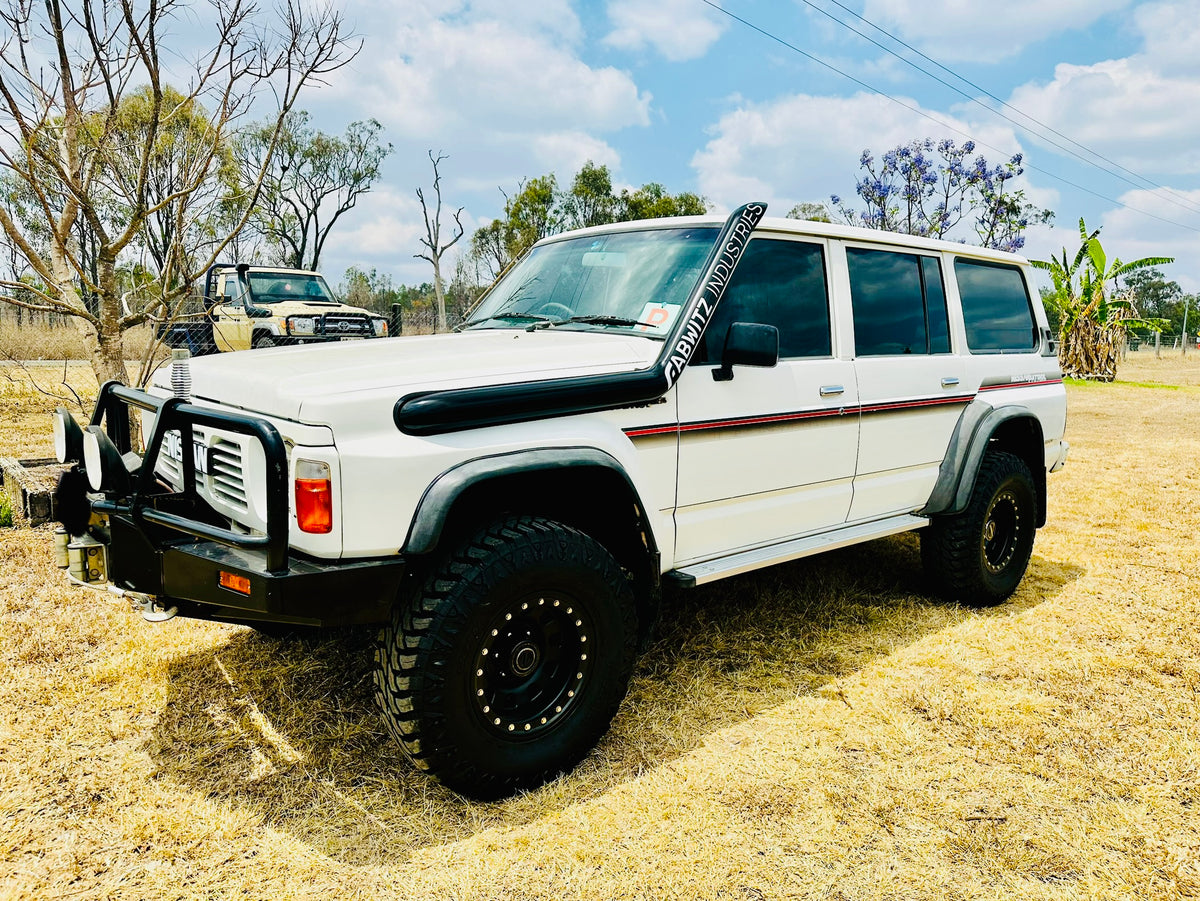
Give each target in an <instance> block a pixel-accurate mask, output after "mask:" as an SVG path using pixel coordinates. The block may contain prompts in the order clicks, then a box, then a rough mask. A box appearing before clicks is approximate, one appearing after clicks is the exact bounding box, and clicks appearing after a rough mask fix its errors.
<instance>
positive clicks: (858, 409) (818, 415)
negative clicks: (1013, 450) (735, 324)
mask: <svg viewBox="0 0 1200 901" xmlns="http://www.w3.org/2000/svg"><path fill="white" fill-rule="evenodd" d="M1061 384H1062V379H1045V380H1043V381H1038V382H1011V383H1008V384H1004V385H984V386H983V387H981V388H980V389H979V390H980V391H996V390H999V389H1001V388H1033V387H1036V386H1039V385H1061ZM975 397H976V395H974V394H958V395H955V396H953V397H926V398H922V399H920V400H902V401H888V402H885V403H879V404H868V405H865V406H852V407H830V408H827V409H824V410H806V411H803V412H798V413H771V414H764V415H762V416H746V417H740V418H737V419H713V420H707V421H705V422H685V423H681V424H680V425H674V424H672V425H658V426H647V427H645V428H640V429H626V430H625V434H626V435H627V436H628V437H630V438H646V437H649V436H652V435H670V434H672V433H675V432H705V431H709V430H713V429H737V428H743V427H746V426H755V425H775V424H777V423H783V422H800V421H803V420H806V419H825V418H829V417H834V416H850V415H854V414H865V413H892V412H899V411H902V410H915V409H920V408H922V407H942V406H953V405H957V404H968V403H970V402H971V401H972V400H974V399H975Z"/></svg>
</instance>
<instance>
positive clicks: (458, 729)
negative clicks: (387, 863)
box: [375, 517, 637, 799]
mask: <svg viewBox="0 0 1200 901" xmlns="http://www.w3.org/2000/svg"><path fill="white" fill-rule="evenodd" d="M636 642H637V621H636V614H635V611H634V600H633V594H632V592H631V590H630V588H629V585H628V583H627V581H626V579H625V576H624V574H623V573H622V572H621V569H620V567H618V566H617V563H616V561H615V560H613V558H612V556H611V555H610V554H609V553H608V552H607V551H606V550H605V549H604V548H603V547H602V546H601V545H600V544H598V543H597V542H596V541H594V540H593V539H591V538H590V537H588V536H587V535H585V534H583V533H582V532H579V531H576V530H575V529H572V528H570V527H569V526H565V525H563V524H561V523H557V522H554V521H551V520H547V519H542V518H539V517H518V518H513V519H508V520H504V521H502V522H499V523H497V524H495V525H493V526H491V527H489V528H487V529H484V530H482V531H480V532H479V533H477V534H476V535H475V536H473V537H472V538H471V539H470V540H468V541H466V542H465V543H464V544H463V545H461V546H460V547H459V548H458V549H457V550H456V551H455V552H454V553H453V554H452V555H451V556H450V557H449V559H447V560H446V561H445V562H444V563H443V565H442V566H441V568H440V569H439V570H438V571H436V572H435V573H433V575H432V576H431V577H430V578H428V579H427V580H426V582H425V584H424V585H423V587H422V588H421V589H420V590H419V591H418V592H417V593H416V594H415V596H414V597H413V598H412V599H411V600H409V601H408V602H407V603H403V602H402V603H401V604H399V605H398V606H397V609H396V610H395V612H394V614H393V617H392V621H391V623H390V624H389V625H388V626H387V627H385V628H384V630H383V632H382V634H381V636H380V643H379V648H378V652H377V658H376V664H377V665H376V672H375V695H376V698H377V699H378V701H379V704H380V707H381V708H382V710H383V715H384V720H385V722H386V723H387V726H388V729H389V731H391V733H392V734H393V735H394V736H395V737H396V738H397V739H398V740H399V741H400V742H401V744H403V746H404V748H405V749H406V750H407V752H408V754H409V756H410V757H412V759H413V760H414V761H415V762H416V764H417V765H418V766H419V767H421V768H422V769H426V770H429V771H430V772H431V773H433V774H434V775H435V776H437V777H438V778H439V779H440V780H441V781H442V782H443V783H445V784H446V785H448V786H449V787H450V788H452V789H454V790H455V791H458V792H460V793H462V794H464V795H469V796H471V797H476V798H481V799H491V798H499V797H504V796H506V795H509V794H512V793H513V792H515V791H518V790H520V789H525V788H533V787H535V786H537V785H540V784H542V783H543V782H545V781H547V780H548V779H552V778H554V777H555V776H557V775H558V774H559V773H562V772H565V771H567V770H569V769H571V768H572V767H573V766H575V764H577V763H578V762H579V761H580V760H581V759H582V758H583V757H584V756H585V755H586V754H587V753H588V751H590V750H591V749H592V747H594V746H595V744H596V742H597V741H598V740H599V739H600V736H601V735H603V734H604V732H605V731H606V730H607V729H608V725H609V723H610V722H611V721H612V718H613V715H614V714H615V713H616V711H617V707H618V706H619V705H620V703H621V699H622V698H623V697H624V696H625V690H626V687H627V685H628V682H629V675H630V672H631V671H632V668H633V660H634V651H635V647H636Z"/></svg>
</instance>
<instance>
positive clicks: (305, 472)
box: [295, 460, 333, 535]
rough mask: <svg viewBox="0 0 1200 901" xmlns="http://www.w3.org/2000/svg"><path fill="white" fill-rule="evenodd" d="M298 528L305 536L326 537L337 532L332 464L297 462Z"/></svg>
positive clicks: (310, 461) (307, 461)
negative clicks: (334, 523)
mask: <svg viewBox="0 0 1200 901" xmlns="http://www.w3.org/2000/svg"><path fill="white" fill-rule="evenodd" d="M295 487H296V524H297V525H298V526H300V531H301V532H309V533H310V534H314V535H325V534H328V533H329V532H332V531H333V483H332V482H331V481H330V478H329V464H328V463H318V462H315V461H313V460H297V461H296V478H295Z"/></svg>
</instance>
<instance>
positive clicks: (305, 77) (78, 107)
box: [0, 0, 357, 381]
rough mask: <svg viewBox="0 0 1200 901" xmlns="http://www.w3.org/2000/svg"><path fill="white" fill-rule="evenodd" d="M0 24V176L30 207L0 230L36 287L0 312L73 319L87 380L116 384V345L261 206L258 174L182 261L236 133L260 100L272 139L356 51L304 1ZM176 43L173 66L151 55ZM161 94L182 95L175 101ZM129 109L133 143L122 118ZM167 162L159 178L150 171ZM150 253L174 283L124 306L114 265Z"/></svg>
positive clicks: (48, 15) (87, 9)
mask: <svg viewBox="0 0 1200 901" xmlns="http://www.w3.org/2000/svg"><path fill="white" fill-rule="evenodd" d="M0 18H2V19H3V21H4V31H3V32H2V36H0V171H2V172H3V174H6V175H7V176H9V177H10V178H12V179H15V180H16V181H17V182H19V183H20V184H21V185H22V188H23V189H24V190H25V191H26V192H27V194H28V196H29V198H30V203H29V205H28V209H27V215H26V216H25V218H24V219H21V218H18V217H14V216H12V215H10V214H9V213H8V211H7V209H6V208H5V207H4V206H3V205H0V230H2V231H3V233H4V235H5V237H6V238H7V239H8V241H10V242H11V243H12V244H13V245H15V246H16V247H17V249H18V251H19V252H20V254H21V256H22V257H23V259H24V260H25V262H26V263H27V264H28V267H29V269H30V271H31V272H32V274H33V275H34V276H35V280H36V281H37V282H38V283H39V287H37V288H36V289H35V290H32V291H30V290H26V292H25V293H24V294H18V293H17V291H16V289H19V288H27V286H26V285H24V284H18V283H14V282H12V281H4V282H0V286H4V287H8V288H10V289H12V291H13V293H10V294H8V295H7V296H6V297H4V298H3V300H4V301H6V302H8V303H15V304H18V305H21V306H24V307H26V308H29V309H33V310H39V311H45V312H54V313H61V314H64V315H66V316H70V317H72V318H73V319H75V321H76V322H77V323H78V324H79V326H80V328H81V329H83V331H84V332H85V333H86V334H87V336H88V338H89V339H90V340H89V346H90V349H91V363H92V368H93V370H94V371H95V373H96V377H97V378H98V379H100V380H101V381H104V380H108V379H113V378H116V379H121V380H127V376H126V371H125V348H124V336H125V334H126V332H127V331H128V330H129V329H131V328H134V327H136V326H139V325H142V324H144V323H145V322H147V321H148V320H149V319H151V317H152V316H153V315H154V314H155V311H157V310H159V309H161V308H162V306H163V304H164V302H169V301H171V300H173V299H174V298H176V297H178V296H180V295H181V294H182V293H183V292H185V291H186V290H187V286H188V285H189V284H190V283H191V282H192V281H193V280H194V279H195V278H196V277H197V276H198V274H199V273H200V272H202V271H203V270H204V269H205V268H206V267H207V265H208V264H209V263H211V262H213V261H215V260H216V259H217V258H218V257H219V256H220V254H221V252H222V250H223V249H224V247H225V245H226V243H227V242H228V240H229V239H230V236H231V235H233V234H236V233H237V232H238V231H240V230H241V228H242V227H243V226H244V225H245V223H246V221H247V219H248V217H249V215H250V210H251V209H252V208H253V206H254V203H255V202H256V201H257V199H258V194H259V193H260V191H261V186H262V179H263V176H264V175H265V167H264V171H263V172H261V173H260V174H259V177H257V178H256V179H255V180H254V183H253V187H252V188H251V190H250V191H248V192H247V193H246V194H245V195H244V196H242V197H241V199H240V206H239V208H238V209H237V210H236V211H235V212H234V213H233V214H232V215H231V216H230V219H231V222H230V225H229V226H228V229H227V231H226V233H225V234H224V235H223V236H220V237H217V238H216V239H215V240H214V241H212V242H211V244H210V245H209V246H208V247H207V248H206V250H205V251H204V252H203V253H201V254H199V255H194V254H192V253H190V252H188V250H189V249H188V248H187V247H186V244H187V243H188V241H190V240H191V238H192V237H194V235H195V229H194V225H195V224H196V222H197V221H198V220H199V219H200V218H201V217H203V216H205V215H207V213H208V212H209V211H210V209H211V203H212V202H213V201H212V194H211V191H210V188H211V186H212V184H213V181H214V179H216V178H218V174H219V172H220V170H221V168H222V166H223V165H224V162H223V157H222V153H221V148H222V146H223V145H224V144H226V143H227V142H228V140H229V138H230V136H231V133H232V131H233V129H235V128H236V127H237V125H238V123H239V122H240V121H241V120H242V119H243V118H244V116H245V115H246V114H247V112H248V111H249V110H250V109H251V107H252V106H253V105H254V104H255V102H256V100H258V99H259V98H264V99H265V98H270V100H269V102H270V103H271V104H272V107H273V108H274V109H275V110H276V111H275V114H274V115H273V121H274V123H275V131H276V132H278V131H280V130H282V128H283V122H284V118H285V117H286V115H287V113H288V111H289V110H291V109H292V108H293V106H294V105H295V103H296V101H297V99H298V96H299V94H300V92H301V90H302V89H303V88H304V87H305V86H306V85H307V84H309V83H311V82H313V81H314V80H319V79H320V78H321V77H322V76H323V75H325V74H327V73H329V72H331V71H333V70H334V69H336V68H338V67H339V66H341V65H344V64H345V63H346V62H348V61H349V59H351V58H352V57H353V55H354V53H355V52H357V50H356V47H355V46H354V45H352V44H351V43H350V42H349V41H348V40H347V38H346V36H345V35H344V34H343V30H344V29H343V25H342V21H341V18H340V16H339V15H338V14H337V13H336V12H334V11H332V10H330V9H329V8H328V7H313V6H311V5H309V4H307V3H304V2H302V0H286V3H285V4H284V5H282V6H281V7H278V8H276V9H274V10H272V11H270V12H264V11H262V10H260V9H259V8H258V7H257V6H256V5H255V4H254V3H253V2H251V0H211V2H210V4H209V5H208V6H207V7H206V8H205V11H204V13H203V14H201V13H199V12H197V10H196V8H195V7H192V6H191V5H190V4H187V3H186V2H184V0H150V2H149V3H148V4H144V5H143V4H138V5H135V4H134V2H133V0H0ZM184 33H186V34H187V35H188V40H189V42H190V43H191V46H190V47H188V49H187V52H186V54H185V53H183V52H180V48H178V47H176V48H170V47H167V46H164V43H165V42H167V41H170V40H182V39H181V38H179V37H178V36H179V35H180V34H184ZM172 80H174V81H175V82H176V83H178V84H183V85H186V88H183V89H181V90H179V91H172V90H171V89H170V87H169V82H170V81H172ZM130 98H137V106H138V107H139V110H138V112H137V115H136V116H135V117H134V118H135V120H136V123H137V124H136V127H131V123H130V122H128V121H127V120H126V118H125V115H126V113H127V112H128V111H129V109H130V104H129V102H128V101H130ZM198 109H203V111H204V115H205V117H206V118H207V126H206V127H205V128H204V129H202V130H200V131H198V132H194V133H193V134H192V137H194V138H195V139H196V143H195V144H194V145H193V146H191V147H190V149H189V151H188V152H187V153H185V154H180V153H177V152H176V150H177V149H176V148H172V147H171V146H170V145H171V143H172V138H171V136H172V134H173V130H174V129H177V128H179V127H181V125H180V123H181V122H183V121H190V122H193V123H194V122H195V114H196V113H197V110H198ZM167 157H170V158H171V159H172V166H171V167H160V166H159V165H158V164H159V163H160V162H161V161H162V160H163V159H164V158H167ZM156 173H157V174H167V175H168V178H167V180H166V181H165V182H157V181H156ZM168 210H169V211H170V213H169V214H168V219H169V220H170V226H171V227H170V229H169V235H168V234H167V232H166V231H164V230H163V229H161V228H160V229H159V230H158V231H157V232H156V234H157V238H148V237H147V236H148V235H149V234H150V233H151V232H153V231H154V230H153V227H152V225H151V220H152V219H154V218H155V217H157V216H158V215H159V214H161V213H164V211H168ZM160 224H161V223H160ZM81 228H82V229H83V230H84V232H85V237H86V241H81V240H80V234H79V232H80V229H81ZM155 240H157V241H158V242H159V243H160V245H161V246H160V247H159V250H160V252H161V253H160V257H161V260H162V261H163V266H164V267H165V268H167V269H168V275H171V276H172V277H168V278H160V279H159V280H158V284H159V285H160V287H161V292H162V293H157V294H156V296H147V297H142V298H134V299H133V301H132V302H131V303H130V302H127V303H125V304H123V303H122V297H121V293H122V292H121V286H120V280H119V277H118V270H119V267H120V265H121V261H122V259H124V258H126V257H127V256H128V255H129V254H130V253H134V252H136V249H137V247H138V242H139V241H142V242H150V241H155ZM163 242H165V243H163ZM181 244H182V245H185V246H184V247H183V249H182V250H181V249H180V248H179V245H181ZM85 245H87V246H85ZM89 254H90V256H89ZM171 267H180V269H181V270H183V271H177V272H174V273H171V272H170V270H171ZM160 275H161V273H160ZM85 297H91V298H94V302H93V303H90V304H89V303H85V302H84V298H85Z"/></svg>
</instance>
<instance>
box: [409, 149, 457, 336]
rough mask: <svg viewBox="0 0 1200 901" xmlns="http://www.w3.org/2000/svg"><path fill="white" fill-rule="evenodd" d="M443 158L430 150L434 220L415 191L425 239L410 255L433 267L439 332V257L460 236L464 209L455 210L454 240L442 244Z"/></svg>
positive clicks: (442, 325)
mask: <svg viewBox="0 0 1200 901" xmlns="http://www.w3.org/2000/svg"><path fill="white" fill-rule="evenodd" d="M444 159H446V154H444V153H440V152H439V153H438V154H437V155H436V156H434V153H433V151H432V150H430V151H429V162H431V163H433V193H434V197H435V198H436V203H435V204H434V210H433V218H430V216H429V207H428V205H426V203H425V192H424V191H422V190H421V189H420V188H417V200H419V201H421V213H422V215H423V216H424V217H425V237H424V238H422V239H421V244H422V245H423V246H424V247H425V250H426V251H427V252H426V253H415V254H413V256H415V257H417V258H418V259H422V260H428V261H429V262H430V263H432V264H433V292H434V296H435V297H436V298H437V330H438V331H439V332H444V331H446V291H445V287H444V285H443V282H442V256H443V255H444V254H445V253H446V251H447V250H449V249H450V248H451V247H453V246H454V245H455V244H457V243H458V239H459V238H461V237H462V236H463V224H462V211H463V208H462V207H459V208H458V209H457V210H455V211H454V237H453V238H451V239H450V240H449V241H447V242H446V243H445V244H443V243H441V241H442V175H441V173H440V172H439V171H438V166H440V165H441V162H442V160H444Z"/></svg>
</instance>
